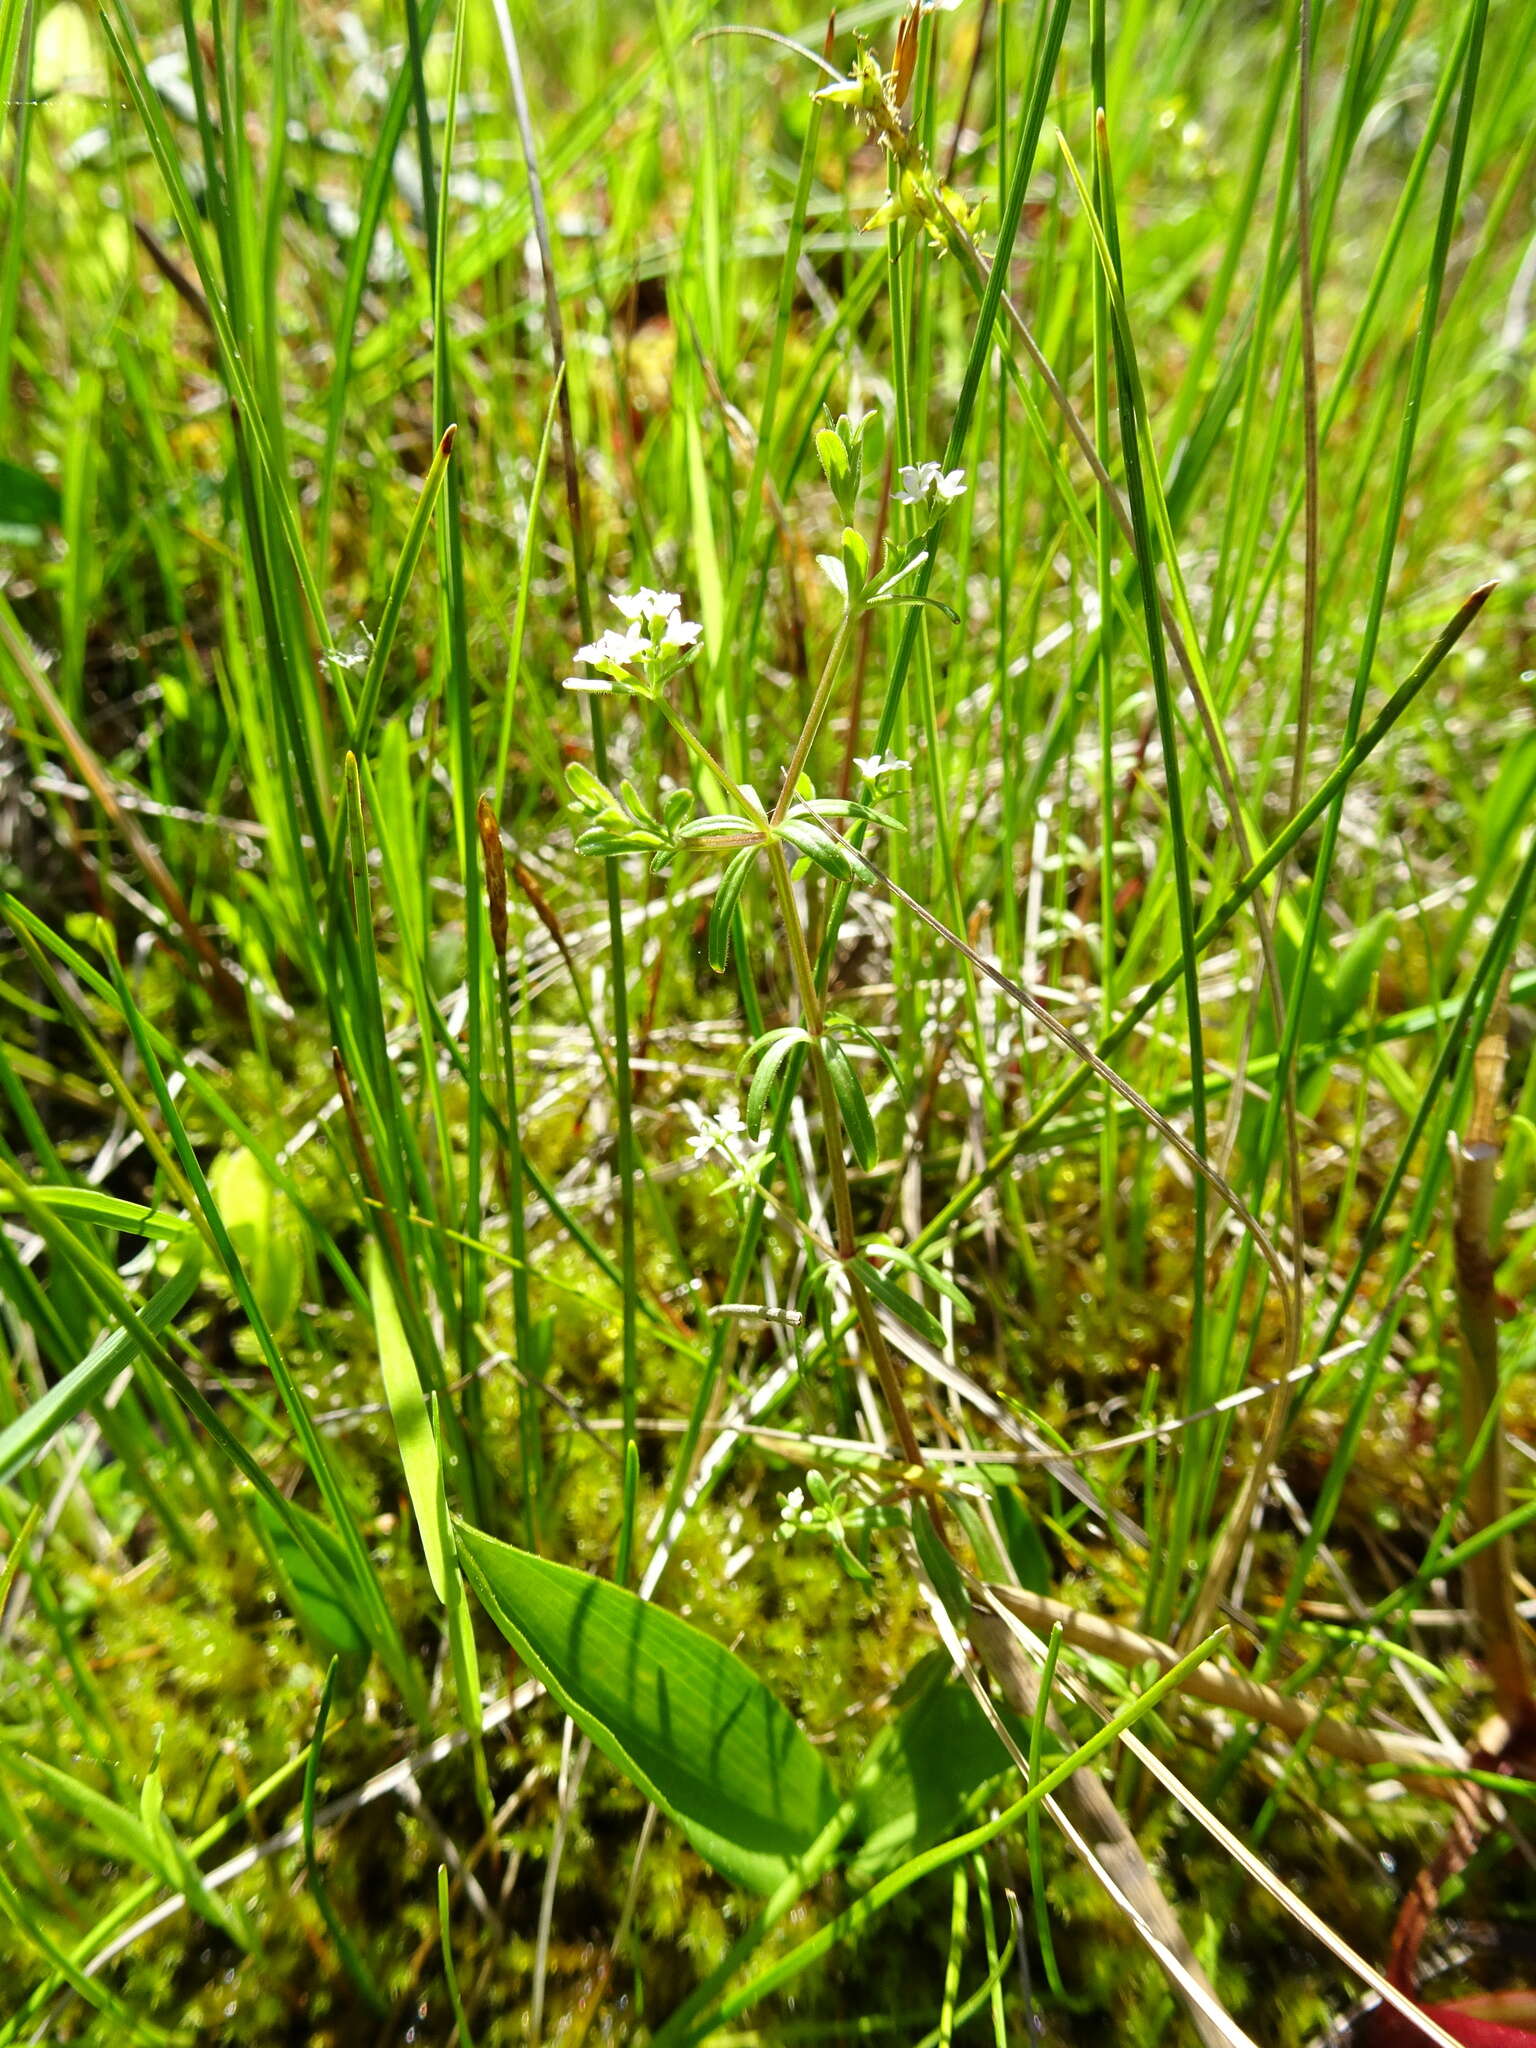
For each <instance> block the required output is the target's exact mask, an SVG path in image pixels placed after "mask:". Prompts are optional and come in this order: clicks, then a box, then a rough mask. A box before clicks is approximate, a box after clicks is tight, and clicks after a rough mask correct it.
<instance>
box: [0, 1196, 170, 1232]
mask: <svg viewBox="0 0 1536 2048" xmlns="http://www.w3.org/2000/svg"><path fill="white" fill-rule="evenodd" d="M32 1192H33V1194H34V1195H35V1196H36V1197H37V1199H38V1201H40V1202H42V1203H45V1204H46V1205H47V1207H48V1208H50V1209H53V1210H55V1211H56V1212H57V1213H58V1214H59V1215H61V1216H72V1217H74V1218H75V1219H76V1221H77V1222H80V1223H90V1224H97V1225H99V1226H100V1227H101V1228H102V1229H103V1230H126V1231H131V1232H132V1234H133V1235H134V1236H135V1237H161V1238H167V1239H171V1238H174V1239H177V1240H180V1239H185V1238H194V1237H196V1236H197V1225H196V1224H195V1223H193V1222H192V1221H191V1219H190V1218H189V1217H186V1216H183V1215H180V1214H179V1213H178V1212H177V1211H176V1210H174V1209H154V1208H151V1207H150V1206H149V1205H148V1204H147V1203H144V1202H125V1201H124V1200H123V1199H122V1198H121V1196H118V1195H104V1194H103V1193H102V1192H101V1190H100V1188H77V1187H71V1186H68V1185H67V1184H66V1185H65V1186H62V1187H50V1186H46V1185H42V1186H34V1188H33V1190H32ZM4 1204H5V1197H4V1196H3V1195H0V1205H4Z"/></svg>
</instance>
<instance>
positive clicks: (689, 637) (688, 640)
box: [661, 618, 704, 647]
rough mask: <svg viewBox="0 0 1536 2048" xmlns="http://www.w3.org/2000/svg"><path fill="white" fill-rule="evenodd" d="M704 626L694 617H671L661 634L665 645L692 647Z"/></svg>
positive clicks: (662, 642)
mask: <svg viewBox="0 0 1536 2048" xmlns="http://www.w3.org/2000/svg"><path fill="white" fill-rule="evenodd" d="M703 630H704V628H703V627H702V626H700V625H699V624H697V623H696V622H695V621H694V620H693V619H679V618H670V619H668V621H667V630H666V631H665V632H664V633H663V634H662V636H661V644H662V646H663V647H691V646H692V645H693V643H694V641H695V640H697V639H698V637H699V635H700V634H701V633H702V632H703Z"/></svg>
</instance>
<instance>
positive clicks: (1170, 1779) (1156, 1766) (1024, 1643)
mask: <svg viewBox="0 0 1536 2048" xmlns="http://www.w3.org/2000/svg"><path fill="white" fill-rule="evenodd" d="M991 1613H992V1615H993V1616H995V1618H996V1620H997V1622H998V1624H999V1631H996V1632H994V1636H993V1640H994V1641H996V1640H997V1634H998V1633H1000V1630H1001V1628H1007V1629H1008V1630H1010V1631H1012V1632H1013V1635H1014V1638H1015V1640H1014V1641H1013V1642H1012V1643H1011V1644H1008V1645H1006V1646H1005V1645H1003V1644H1001V1643H999V1644H998V1649H999V1652H1000V1653H1005V1651H1006V1650H1007V1649H1011V1650H1012V1653H1013V1660H1014V1664H1015V1667H1017V1666H1021V1665H1023V1664H1024V1661H1025V1653H1026V1651H1028V1652H1029V1653H1030V1654H1031V1655H1033V1656H1036V1657H1038V1655H1039V1654H1040V1652H1039V1647H1038V1645H1037V1644H1036V1643H1035V1640H1034V1638H1033V1637H1032V1636H1030V1635H1029V1634H1028V1633H1027V1625H1026V1624H1024V1623H1022V1622H1020V1621H1019V1620H1017V1619H1016V1618H1015V1617H1014V1616H1013V1615H1011V1614H1009V1612H1008V1610H1007V1609H1006V1608H1005V1607H1003V1606H1002V1605H1000V1604H999V1603H997V1602H993V1603H991ZM1077 1690H1078V1692H1079V1694H1080V1696H1081V1697H1083V1698H1085V1699H1087V1698H1089V1695H1088V1694H1087V1692H1086V1689H1085V1688H1082V1687H1078V1688H1077ZM1090 1704H1093V1705H1094V1706H1095V1708H1096V1711H1098V1712H1099V1713H1100V1714H1102V1713H1103V1712H1104V1709H1103V1708H1102V1707H1098V1706H1097V1703H1096V1702H1092V1701H1091V1700H1090ZM1119 1739H1120V1743H1121V1746H1122V1747H1123V1748H1124V1749H1125V1751H1126V1753H1127V1755H1129V1756H1133V1757H1134V1758H1135V1759H1136V1761H1137V1762H1138V1763H1139V1764H1140V1765H1141V1766H1142V1767H1143V1769H1145V1770H1146V1771H1147V1772H1149V1773H1150V1775H1151V1776H1152V1777H1153V1778H1155V1779H1156V1780H1157V1782H1158V1784H1160V1785H1161V1786H1162V1787H1163V1789H1164V1790H1165V1791H1166V1792H1167V1793H1169V1795H1170V1796H1171V1797H1172V1798H1173V1799H1174V1800H1175V1801H1176V1802H1177V1803H1178V1805H1179V1806H1181V1807H1182V1808H1183V1810H1184V1811H1185V1813H1187V1814H1188V1815H1189V1817H1190V1819H1191V1820H1193V1821H1196V1822H1197V1823H1198V1824H1199V1825H1200V1826H1201V1827H1202V1828H1204V1830H1205V1832H1206V1833H1207V1834H1208V1835H1209V1836H1210V1837H1211V1839H1212V1841H1213V1842H1215V1843H1216V1844H1217V1845H1218V1847H1220V1848H1221V1849H1223V1850H1224V1851H1225V1852H1226V1854H1227V1855H1228V1856H1230V1857H1231V1858H1232V1860H1233V1862H1235V1863H1236V1864H1237V1865H1238V1867H1239V1868H1240V1869H1241V1870H1243V1871H1244V1872H1245V1873H1246V1874H1247V1875H1248V1876H1249V1877H1251V1878H1252V1879H1253V1881H1254V1883H1255V1884H1257V1885H1259V1886H1260V1887H1261V1889H1263V1890H1264V1891H1267V1892H1268V1893H1269V1895H1270V1897H1271V1898H1273V1899H1274V1900H1275V1901H1276V1902H1277V1903H1278V1904H1279V1905H1280V1906H1282V1907H1283V1908H1284V1909H1285V1911H1286V1912H1287V1913H1289V1915H1290V1916H1291V1918H1292V1919H1293V1920H1294V1921H1295V1922H1296V1924H1297V1926H1298V1927H1301V1928H1303V1929H1304V1930H1305V1931H1306V1932H1307V1933H1308V1934H1309V1935H1311V1937H1312V1938H1313V1940H1314V1941H1316V1942H1318V1943H1319V1944H1320V1945H1321V1946H1322V1947H1324V1948H1326V1949H1327V1950H1329V1952H1330V1953H1331V1954H1332V1955H1334V1956H1336V1957H1337V1958H1338V1960H1339V1961H1340V1962H1341V1963H1342V1964H1343V1965H1344V1967H1345V1968H1346V1969H1347V1970H1349V1971H1351V1972H1352V1973H1353V1974H1354V1975H1355V1976H1356V1977H1358V1978H1359V1980H1360V1982H1361V1983H1362V1984H1365V1985H1367V1986H1368V1987H1369V1988H1370V1989H1371V1990H1372V1991H1374V1992H1375V1993H1376V1995H1377V1997H1378V1998H1380V1999H1382V2000H1383V2001H1384V2002H1385V2003H1386V2004H1388V2005H1390V2006H1391V2007H1392V2008H1393V2009H1394V2010H1395V2011H1397V2012H1400V2013H1402V2014H1403V2016H1404V2017H1405V2018H1406V2019H1408V2020H1410V2021H1412V2022H1413V2024H1414V2025H1415V2026H1416V2027H1417V2028H1418V2029H1419V2031H1420V2032H1421V2033H1422V2034H1423V2035H1424V2037H1425V2039H1426V2040H1429V2041H1436V2042H1438V2043H1439V2044H1440V2048H1456V2042H1455V2040H1454V2038H1453V2036H1451V2035H1450V2034H1448V2033H1447V2032H1446V2030H1445V2028H1444V2027H1442V2026H1441V2025H1440V2024H1439V2022H1438V2021H1436V2020H1435V2019H1433V2018H1431V2016H1430V2015H1429V2014H1428V2013H1427V2012H1425V2011H1424V2009H1423V2008H1422V2007H1421V2006H1417V2005H1415V2004H1414V2003H1413V2001H1412V2000H1411V1999H1409V1998H1408V1997H1406V1996H1405V1994H1404V1993H1403V1992H1402V1991H1400V1990H1399V1989H1398V1988H1397V1986H1396V1985H1395V1984H1392V1983H1390V1982H1389V1981H1388V1980H1387V1978H1385V1977H1384V1976H1383V1975H1382V1973H1381V1972H1380V1971H1379V1970H1377V1969H1374V1968H1373V1967H1372V1965H1371V1964H1370V1963H1368V1962H1367V1961H1366V1960H1365V1958H1364V1956H1362V1955H1361V1954H1360V1953H1359V1952H1358V1951H1357V1950H1356V1949H1354V1948H1352V1947H1351V1946H1350V1944H1349V1943H1348V1942H1347V1941H1346V1940H1345V1939H1344V1937H1343V1936H1342V1935H1341V1934H1338V1933H1336V1932H1335V1931H1334V1929H1333V1928H1331V1927H1330V1926H1329V1925H1328V1923H1327V1921H1326V1920H1324V1919H1323V1918H1322V1916H1321V1915H1320V1914H1319V1913H1316V1912H1314V1911H1313V1909H1312V1907H1311V1906H1309V1905H1308V1904H1307V1902H1306V1900H1305V1899H1303V1898H1300V1897H1299V1896H1298V1895H1297V1894H1296V1893H1295V1892H1294V1891H1292V1889H1291V1887H1290V1886H1289V1885H1288V1884H1286V1883H1284V1882H1283V1880H1282V1879H1280V1878H1278V1877H1276V1875H1275V1873H1274V1872H1273V1871H1272V1870H1271V1869H1270V1868H1269V1865H1268V1864H1267V1863H1266V1862H1265V1861H1264V1859H1263V1858H1262V1857H1261V1856H1257V1855H1255V1853H1254V1852H1253V1850H1252V1849H1250V1848H1249V1847H1248V1844H1247V1843H1246V1842H1244V1841H1243V1840H1242V1839H1241V1838H1240V1837H1239V1836H1237V1835H1235V1834H1234V1833H1233V1832H1232V1830H1231V1829H1230V1828H1229V1827H1228V1826H1227V1825H1226V1824H1225V1822H1224V1821H1221V1820H1218V1818H1217V1817H1216V1815H1215V1814H1214V1813H1212V1812H1211V1810H1210V1808H1209V1807H1208V1806H1206V1805H1205V1804H1203V1802H1202V1801H1201V1800H1199V1799H1197V1798H1196V1797H1195V1795H1194V1793H1193V1792H1191V1791H1190V1789H1189V1787H1188V1786H1187V1785H1186V1784H1185V1783H1184V1782H1183V1781H1182V1779H1180V1777H1179V1776H1178V1774H1177V1773H1176V1772H1174V1771H1172V1770H1170V1769H1169V1767H1168V1766H1167V1764H1165V1763H1164V1762H1163V1760H1162V1758H1161V1757H1160V1756H1158V1754H1157V1753H1156V1751H1155V1750H1152V1749H1149V1748H1148V1747H1147V1745H1146V1743H1144V1742H1143V1741H1142V1740H1141V1739H1140V1737H1139V1736H1138V1735H1137V1734H1136V1732H1135V1730H1134V1729H1131V1728H1127V1729H1126V1730H1125V1732H1124V1733H1123V1734H1122V1735H1121V1736H1120V1738H1119ZM1133 1846H1134V1842H1133ZM1139 1853H1140V1852H1139V1851H1138V1854H1139ZM1229 2024H1230V2022H1229Z"/></svg>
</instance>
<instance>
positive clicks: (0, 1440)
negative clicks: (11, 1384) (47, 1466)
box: [0, 1249, 202, 1484]
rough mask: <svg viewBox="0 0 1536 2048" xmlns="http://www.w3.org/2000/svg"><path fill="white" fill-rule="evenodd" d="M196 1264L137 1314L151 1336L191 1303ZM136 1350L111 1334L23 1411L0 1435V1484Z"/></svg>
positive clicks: (124, 1334)
mask: <svg viewBox="0 0 1536 2048" xmlns="http://www.w3.org/2000/svg"><path fill="white" fill-rule="evenodd" d="M201 1265H202V1259H201V1256H200V1253H199V1252H198V1251H197V1250H195V1249H194V1250H193V1251H191V1252H189V1253H188V1255H187V1257H186V1258H185V1259H184V1260H183V1262H182V1264H181V1265H180V1266H179V1267H178V1268H177V1269H176V1271H175V1272H174V1273H173V1274H172V1275H171V1277H170V1279H169V1280H167V1281H166V1283H165V1285H164V1286H163V1287H161V1288H160V1289H159V1290H158V1292H156V1293H155V1294H153V1295H151V1296H150V1298H149V1300H148V1301H147V1302H146V1303H145V1305H144V1307H143V1309H142V1310H141V1311H140V1315H141V1317H142V1320H143V1321H144V1323H145V1324H146V1325H147V1327H148V1328H149V1329H150V1330H152V1331H153V1332H154V1333H155V1334H156V1335H157V1336H158V1335H159V1334H160V1333H161V1332H162V1331H163V1330H165V1329H167V1328H168V1327H169V1325H170V1324H171V1323H172V1321H174V1319H175V1318H176V1317H177V1316H178V1315H180V1313H181V1311H182V1310H183V1309H184V1308H185V1307H186V1305H187V1303H188V1302H189V1301H190V1300H191V1299H192V1295H193V1292H194V1290H195V1289H196V1287H197V1276H198V1273H199V1271H200V1269H201ZM136 1350H137V1346H136V1345H135V1343H134V1340H133V1337H132V1335H131V1334H130V1333H129V1332H128V1331H127V1330H114V1331H112V1333H111V1335H110V1336H106V1337H103V1338H102V1340H101V1342H100V1343H99V1344H97V1345H95V1346H94V1347H93V1348H92V1350H91V1351H90V1352H89V1353H88V1355H87V1356H86V1357H84V1358H83V1359H81V1361H80V1363H79V1364H78V1365H77V1366H76V1367H75V1369H74V1371H73V1372H68V1373H66V1374H65V1375H64V1377H63V1379H61V1380H57V1381H55V1382H54V1384H53V1385H52V1386H51V1387H50V1388H49V1389H48V1391H47V1393H46V1394H44V1395H43V1396H42V1397H41V1399H39V1400H36V1401H34V1402H33V1403H32V1405H31V1407H30V1408H24V1409H23V1410H22V1412H21V1414H20V1415H18V1416H17V1418H16V1420H15V1421H14V1422H13V1423H11V1424H10V1425H9V1426H8V1427H7V1428H5V1429H3V1430H0V1484H4V1482H5V1481H6V1480H8V1479H11V1478H14V1476H15V1475H16V1473H18V1472H19V1471H20V1470H21V1468H22V1466H23V1465H25V1464H27V1463H29V1462H30V1460H31V1459H33V1458H35V1457H36V1456H37V1454H38V1452H39V1451H41V1450H43V1449H45V1448H46V1446H47V1445H48V1444H50V1443H51V1442H52V1441H53V1439H54V1437H56V1436H57V1435H58V1433H59V1431H60V1430H61V1429H63V1428H64V1426H65V1424H66V1423H70V1422H73V1421H74V1419H75V1417H76V1416H77V1415H79V1414H80V1413H82V1411H83V1410H85V1409H87V1408H89V1407H90V1405H91V1403H92V1402H93V1401H96V1400H99V1399H100V1398H101V1396H102V1395H103V1394H104V1393H105V1392H106V1390H107V1388H108V1387H109V1386H111V1384H112V1382H113V1380H115V1379H116V1377H117V1375H118V1374H119V1373H120V1372H121V1371H122V1369H123V1367H124V1366H125V1365H127V1364H128V1363H129V1362H130V1360H131V1359H132V1358H133V1356H134V1353H135V1351H136Z"/></svg>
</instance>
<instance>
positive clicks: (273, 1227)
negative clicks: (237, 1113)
mask: <svg viewBox="0 0 1536 2048" xmlns="http://www.w3.org/2000/svg"><path fill="white" fill-rule="evenodd" d="M208 1187H209V1192H210V1193H211V1194H212V1196H213V1199H214V1201H215V1203H216V1204H217V1205H218V1211H219V1215H220V1216H221V1217H222V1219H223V1223H224V1228H225V1229H226V1230H227V1231H228V1232H229V1241H230V1243H231V1244H232V1245H233V1246H234V1248H235V1250H236V1251H237V1252H238V1253H239V1255H240V1263H241V1265H242V1266H244V1268H245V1275H246V1278H247V1279H248V1280H249V1281H250V1283H251V1292H252V1294H254V1295H255V1297H256V1304H257V1306H258V1308H259V1309H260V1310H261V1313H262V1315H263V1316H264V1317H265V1318H266V1323H267V1328H268V1329H269V1330H270V1331H271V1332H272V1334H273V1336H274V1337H278V1336H281V1335H282V1334H283V1332H284V1331H285V1330H287V1329H288V1328H289V1327H290V1326H291V1325H292V1323H293V1319H294V1317H295V1316H296V1315H297V1314H298V1312H299V1297H300V1295H301V1293H302V1291H303V1285H304V1253H303V1248H302V1239H301V1237H300V1232H299V1224H298V1218H297V1217H296V1215H295V1214H294V1210H293V1205H292V1204H291V1203H290V1202H289V1200H288V1197H287V1196H286V1195H285V1194H283V1193H282V1191H281V1190H280V1189H279V1188H276V1187H274V1186H273V1184H272V1182H271V1180H270V1179H269V1178H268V1176H267V1173H266V1169H265V1168H264V1167H263V1166H262V1164H261V1162H260V1160H259V1159H257V1157H256V1156H255V1154H254V1153H253V1152H249V1151H247V1150H246V1148H245V1147H244V1146H241V1147H239V1149H238V1150H236V1151H233V1152H221V1153H220V1154H219V1156H218V1158H217V1159H216V1160H215V1161H214V1163H213V1171H212V1172H211V1173H210V1174H209V1176H208Z"/></svg>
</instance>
